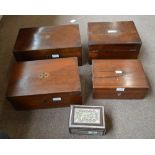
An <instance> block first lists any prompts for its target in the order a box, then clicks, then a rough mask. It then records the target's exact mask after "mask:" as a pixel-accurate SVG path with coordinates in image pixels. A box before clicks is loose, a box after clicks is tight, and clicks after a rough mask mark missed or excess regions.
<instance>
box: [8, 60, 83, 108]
mask: <svg viewBox="0 0 155 155" xmlns="http://www.w3.org/2000/svg"><path fill="white" fill-rule="evenodd" d="M54 97H61V101H58V102H53V101H52V98H54ZM7 98H8V99H9V100H10V101H11V102H12V103H13V105H14V106H15V107H16V108H17V109H34V108H43V107H45V108H46V107H61V106H69V105H70V104H81V103H82V96H81V84H80V77H79V71H78V65H77V58H61V59H59V60H58V59H54V60H38V61H29V62H19V63H17V64H15V65H14V66H13V68H12V71H11V75H10V81H9V85H8V90H7Z"/></svg>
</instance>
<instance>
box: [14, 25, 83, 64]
mask: <svg viewBox="0 0 155 155" xmlns="http://www.w3.org/2000/svg"><path fill="white" fill-rule="evenodd" d="M13 52H14V56H15V58H16V60H17V61H29V60H40V59H56V58H64V57H77V58H78V63H79V65H82V45H81V38H80V31H79V25H76V24H74V25H71V24H70V25H59V26H48V27H36V28H22V29H20V31H19V33H18V36H17V40H16V43H15V46H14V51H13Z"/></svg>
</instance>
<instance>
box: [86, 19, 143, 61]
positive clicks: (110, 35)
mask: <svg viewBox="0 0 155 155" xmlns="http://www.w3.org/2000/svg"><path fill="white" fill-rule="evenodd" d="M141 44H142V42H141V39H140V36H139V34H138V31H137V29H136V27H135V24H134V22H132V21H122V22H92V23H88V49H89V52H88V53H89V60H90V62H91V60H92V59H135V58H137V57H138V54H139V51H140V47H141Z"/></svg>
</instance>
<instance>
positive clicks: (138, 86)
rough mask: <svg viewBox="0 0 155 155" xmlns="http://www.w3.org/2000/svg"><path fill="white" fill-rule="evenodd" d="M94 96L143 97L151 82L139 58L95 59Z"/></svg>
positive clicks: (112, 97)
mask: <svg viewBox="0 0 155 155" xmlns="http://www.w3.org/2000/svg"><path fill="white" fill-rule="evenodd" d="M92 82H93V97H94V98H96V99H100V98H107V99H141V98H144V97H145V95H146V93H147V91H148V89H149V84H148V81H147V78H146V76H145V73H144V70H143V67H142V64H141V63H140V61H139V60H136V59H130V60H122V59H120V60H113V59H111V60H93V61H92Z"/></svg>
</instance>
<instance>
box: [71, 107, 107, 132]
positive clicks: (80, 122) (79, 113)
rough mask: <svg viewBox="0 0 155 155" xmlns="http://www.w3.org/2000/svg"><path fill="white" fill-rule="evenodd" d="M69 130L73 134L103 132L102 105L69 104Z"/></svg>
mask: <svg viewBox="0 0 155 155" xmlns="http://www.w3.org/2000/svg"><path fill="white" fill-rule="evenodd" d="M69 131H70V133H74V134H88V135H103V134H105V132H106V127H105V114H104V107H103V106H86V105H85V106H84V105H81V106H80V105H71V108H70V119H69Z"/></svg>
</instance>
